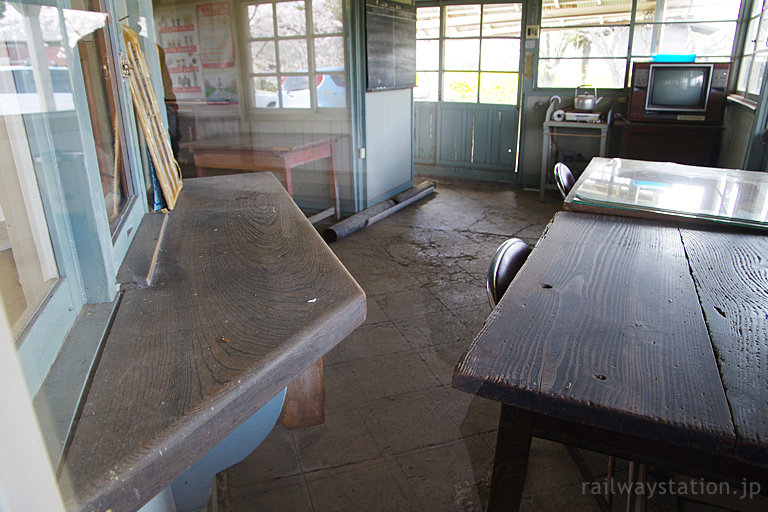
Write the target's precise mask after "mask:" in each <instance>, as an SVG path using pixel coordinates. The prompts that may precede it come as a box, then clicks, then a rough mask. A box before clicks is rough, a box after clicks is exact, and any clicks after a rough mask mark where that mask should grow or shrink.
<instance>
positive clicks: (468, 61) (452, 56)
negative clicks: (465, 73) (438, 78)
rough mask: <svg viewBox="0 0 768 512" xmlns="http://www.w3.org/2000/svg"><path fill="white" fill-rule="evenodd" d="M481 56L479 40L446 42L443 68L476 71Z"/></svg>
mask: <svg viewBox="0 0 768 512" xmlns="http://www.w3.org/2000/svg"><path fill="white" fill-rule="evenodd" d="M479 54H480V40H479V39H455V40H446V41H445V55H444V57H443V68H444V69H467V70H469V69H472V70H476V69H477V67H478V64H479V59H480V55H479Z"/></svg>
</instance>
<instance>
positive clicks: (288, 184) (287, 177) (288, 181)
mask: <svg viewBox="0 0 768 512" xmlns="http://www.w3.org/2000/svg"><path fill="white" fill-rule="evenodd" d="M283 176H285V190H287V191H288V195H289V196H291V197H293V180H292V179H291V166H289V165H288V164H286V165H285V171H284V172H283Z"/></svg>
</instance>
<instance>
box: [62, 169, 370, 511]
mask: <svg viewBox="0 0 768 512" xmlns="http://www.w3.org/2000/svg"><path fill="white" fill-rule="evenodd" d="M148 215H159V214H148ZM167 215H168V218H167V221H166V223H165V224H166V225H165V228H164V232H163V234H162V238H161V240H160V246H159V251H158V253H157V260H156V262H155V264H154V273H153V274H152V275H150V282H149V286H148V287H146V288H141V287H131V288H129V289H126V290H125V291H124V292H123V296H122V300H121V303H120V306H119V309H118V311H117V314H116V316H115V320H114V323H113V325H112V328H111V331H110V333H109V335H108V338H107V340H106V342H105V347H104V350H103V353H102V354H101V357H100V360H99V362H98V366H97V368H96V370H95V373H94V375H93V378H92V381H91V383H90V389H89V392H88V394H87V397H86V400H85V403H84V405H83V407H82V411H81V414H80V418H79V421H78V422H77V424H76V427H75V430H74V433H73V436H72V441H71V444H70V447H69V449H68V451H67V453H66V456H65V461H64V465H63V471H62V474H61V477H60V479H59V484H60V487H61V490H62V493H63V494H64V497H65V500H66V505H67V509H68V510H109V509H111V510H112V511H113V512H118V511H121V510H135V509H137V508H139V507H140V506H142V505H143V504H144V503H146V502H147V501H149V500H150V499H151V498H152V497H153V496H155V495H156V494H157V493H158V492H159V491H161V490H162V489H164V488H165V487H167V486H168V485H169V484H170V483H171V482H172V481H173V480H174V479H175V478H176V477H178V476H179V475H180V474H181V473H182V472H183V471H184V470H185V469H186V468H187V467H189V466H190V465H191V464H192V463H194V462H195V461H196V460H197V459H198V458H200V457H201V456H202V455H204V454H205V453H206V452H207V451H208V450H209V449H211V448H212V447H213V446H215V445H216V444H217V443H219V442H220V441H221V440H222V439H224V438H225V437H226V436H227V435H228V434H229V433H230V432H231V431H232V430H234V429H235V428H236V427H237V426H238V425H240V424H241V423H242V422H243V421H244V420H246V419H247V418H249V417H250V416H251V415H252V414H253V413H254V412H255V411H256V410H258V409H259V408H260V407H261V406H262V405H264V404H265V403H266V402H267V401H268V400H269V399H271V398H272V397H273V396H274V395H275V394H276V393H277V392H279V391H280V390H282V389H283V388H285V387H286V386H287V385H288V384H289V383H290V382H291V381H292V380H293V379H295V378H296V377H297V376H298V375H299V374H300V373H302V372H303V371H304V370H305V369H306V368H308V367H310V366H311V365H313V364H314V363H315V362H316V361H317V360H318V359H320V358H321V357H322V356H323V355H324V354H325V353H327V352H328V351H329V350H330V349H331V348H333V347H334V346H335V345H336V344H337V343H339V342H340V341H341V340H342V339H344V338H345V337H346V336H347V335H348V334H349V333H351V332H352V331H353V330H354V329H355V328H356V327H358V326H359V325H360V324H361V323H362V322H363V321H364V320H365V314H366V301H365V294H364V292H363V291H362V289H361V288H360V287H359V286H358V285H357V283H356V282H355V281H354V279H353V278H352V276H351V275H350V274H349V273H348V272H347V271H346V269H345V268H344V267H343V265H342V264H341V262H339V260H338V259H337V258H336V257H335V256H334V254H333V253H332V252H331V250H330V249H329V248H328V246H327V245H326V244H325V243H324V242H323V240H322V239H321V237H320V236H319V234H318V233H317V232H316V231H315V230H314V228H313V227H312V226H311V224H309V222H308V221H307V219H306V218H305V217H304V215H303V214H302V213H301V211H300V210H299V209H298V207H297V206H296V205H295V203H294V202H293V201H292V200H291V198H290V197H289V196H288V194H287V193H286V192H285V190H284V189H283V187H282V186H281V185H280V183H279V182H278V181H277V179H276V178H275V177H274V176H272V175H271V174H268V173H255V174H239V175H230V176H219V177H210V178H197V179H190V180H185V182H184V189H183V190H182V192H181V195H180V196H179V201H178V204H177V207H176V209H175V210H174V211H173V212H171V213H170V214H167ZM146 238H147V239H148V240H152V237H146ZM145 252H146V251H145ZM138 260H142V258H138ZM131 261H134V262H135V261H136V259H134V260H131ZM132 273H133V274H137V271H136V270H133V271H132ZM138 274H141V272H138ZM150 274H151V273H150ZM142 275H143V274H142Z"/></svg>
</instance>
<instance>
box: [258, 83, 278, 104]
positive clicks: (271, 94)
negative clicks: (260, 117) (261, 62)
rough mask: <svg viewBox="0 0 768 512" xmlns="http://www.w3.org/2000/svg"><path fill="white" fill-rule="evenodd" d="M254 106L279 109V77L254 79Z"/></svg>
mask: <svg viewBox="0 0 768 512" xmlns="http://www.w3.org/2000/svg"><path fill="white" fill-rule="evenodd" d="M253 105H254V106H255V107H258V108H275V107H277V77H276V76H256V77H253Z"/></svg>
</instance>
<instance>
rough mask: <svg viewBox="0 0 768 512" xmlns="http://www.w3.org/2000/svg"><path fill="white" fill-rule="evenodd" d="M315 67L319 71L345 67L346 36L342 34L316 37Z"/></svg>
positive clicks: (336, 69)
mask: <svg viewBox="0 0 768 512" xmlns="http://www.w3.org/2000/svg"><path fill="white" fill-rule="evenodd" d="M315 69H316V70H318V71H324V70H325V71H339V70H343V69H344V38H343V37H342V36H334V37H317V38H315Z"/></svg>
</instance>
